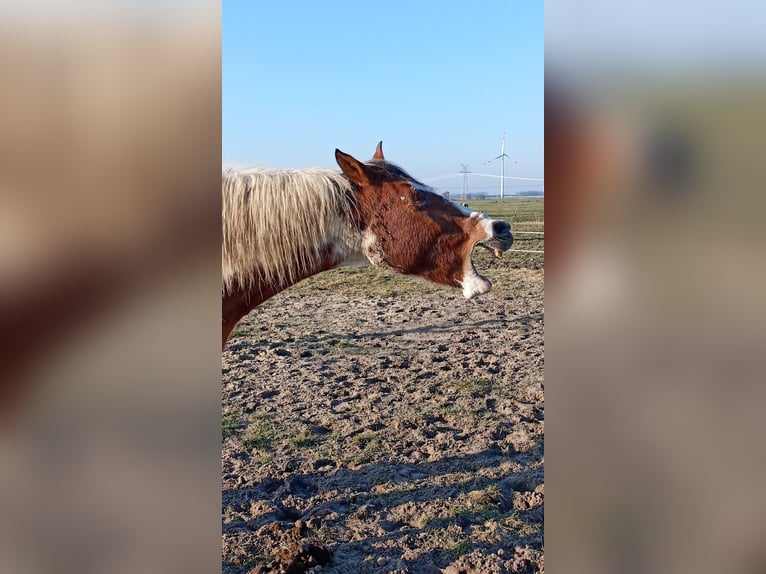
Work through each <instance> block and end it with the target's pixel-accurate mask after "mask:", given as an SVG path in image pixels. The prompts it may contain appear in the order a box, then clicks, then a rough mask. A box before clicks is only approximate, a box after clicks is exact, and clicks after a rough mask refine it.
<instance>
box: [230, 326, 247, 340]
mask: <svg viewBox="0 0 766 574" xmlns="http://www.w3.org/2000/svg"><path fill="white" fill-rule="evenodd" d="M248 333H250V328H249V327H248V326H247V325H245V324H244V323H242V322H240V323H237V324H236V325H235V326H234V328H233V329H232V330H231V333H230V334H229V339H236V338H237V337H244V336H245V335H247V334H248Z"/></svg>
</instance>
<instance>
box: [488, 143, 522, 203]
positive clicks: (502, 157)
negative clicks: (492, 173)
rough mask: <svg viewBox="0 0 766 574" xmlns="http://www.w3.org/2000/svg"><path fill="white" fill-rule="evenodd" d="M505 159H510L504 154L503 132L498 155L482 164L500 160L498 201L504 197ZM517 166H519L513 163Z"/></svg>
mask: <svg viewBox="0 0 766 574" xmlns="http://www.w3.org/2000/svg"><path fill="white" fill-rule="evenodd" d="M505 158H508V159H511V157H510V156H509V155H508V154H506V153H505V132H503V143H502V144H501V146H500V155H499V156H497V157H493V158H492V159H491V160H489V161H486V162H484V163H485V164H488V163H492V162H493V161H495V160H496V159H499V160H500V199H503V198H504V197H505ZM514 163H516V164H517V165H521V164H520V163H519V162H517V161H515V162H514Z"/></svg>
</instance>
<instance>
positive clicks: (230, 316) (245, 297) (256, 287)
mask: <svg viewBox="0 0 766 574" xmlns="http://www.w3.org/2000/svg"><path fill="white" fill-rule="evenodd" d="M344 259H345V254H344V253H343V252H342V251H341V250H339V249H337V248H336V247H335V246H329V247H327V248H325V249H323V251H322V258H321V261H318V262H317V263H316V264H314V265H311V266H309V267H306V268H303V269H302V270H301V271H299V272H298V273H296V274H293V275H290V276H289V278H288V277H285V278H284V279H283V280H282V281H281V282H278V283H274V282H266V281H262V280H256V281H255V282H253V284H252V285H249V286H247V287H241V286H239V285H237V284H235V285H234V286H233V287H232V288H231V289H229V290H227V291H225V292H224V293H223V301H222V312H223V341H222V345H226V341H227V340H228V338H229V334H230V333H231V331H232V329H234V327H235V326H236V324H237V323H239V321H240V320H242V318H243V317H244V316H245V315H247V314H248V313H250V311H252V310H253V309H255V308H256V307H258V305H260V304H261V303H263V302H264V301H266V300H268V299H271V298H272V297H273V296H274V295H276V294H277V293H280V292H282V291H284V290H285V289H287V288H289V287H291V286H293V285H295V284H296V283H298V282H300V281H303V280H304V279H308V278H309V277H312V276H314V275H317V274H318V273H322V272H323V271H329V270H330V269H334V268H335V267H338V266H339V265H341V264H342V263H343V261H344Z"/></svg>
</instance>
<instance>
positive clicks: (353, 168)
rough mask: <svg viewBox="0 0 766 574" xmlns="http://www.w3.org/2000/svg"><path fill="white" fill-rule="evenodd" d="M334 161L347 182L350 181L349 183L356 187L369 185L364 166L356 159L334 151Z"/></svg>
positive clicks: (337, 150)
mask: <svg viewBox="0 0 766 574" xmlns="http://www.w3.org/2000/svg"><path fill="white" fill-rule="evenodd" d="M335 161H337V162H338V165H339V166H340V170H341V171H342V172H343V174H344V175H345V176H346V177H347V178H348V179H349V180H351V183H354V184H356V185H366V184H368V183H370V178H369V177H367V172H366V171H365V169H364V165H363V164H362V163H361V162H360V161H358V160H357V159H355V158H353V157H352V156H350V155H348V154H347V153H343V152H342V151H340V150H339V149H336V150H335Z"/></svg>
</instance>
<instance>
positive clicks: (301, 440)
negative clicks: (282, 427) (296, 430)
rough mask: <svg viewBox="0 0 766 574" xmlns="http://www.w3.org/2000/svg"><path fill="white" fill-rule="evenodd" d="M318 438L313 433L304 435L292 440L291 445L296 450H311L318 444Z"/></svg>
mask: <svg viewBox="0 0 766 574" xmlns="http://www.w3.org/2000/svg"><path fill="white" fill-rule="evenodd" d="M318 440H319V439H318V438H317V436H316V435H315V434H313V433H308V434H303V435H301V436H296V437H293V438H291V439H290V444H291V445H292V446H293V447H295V448H309V447H312V446H314V445H315V444H316V443H317V442H318Z"/></svg>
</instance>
